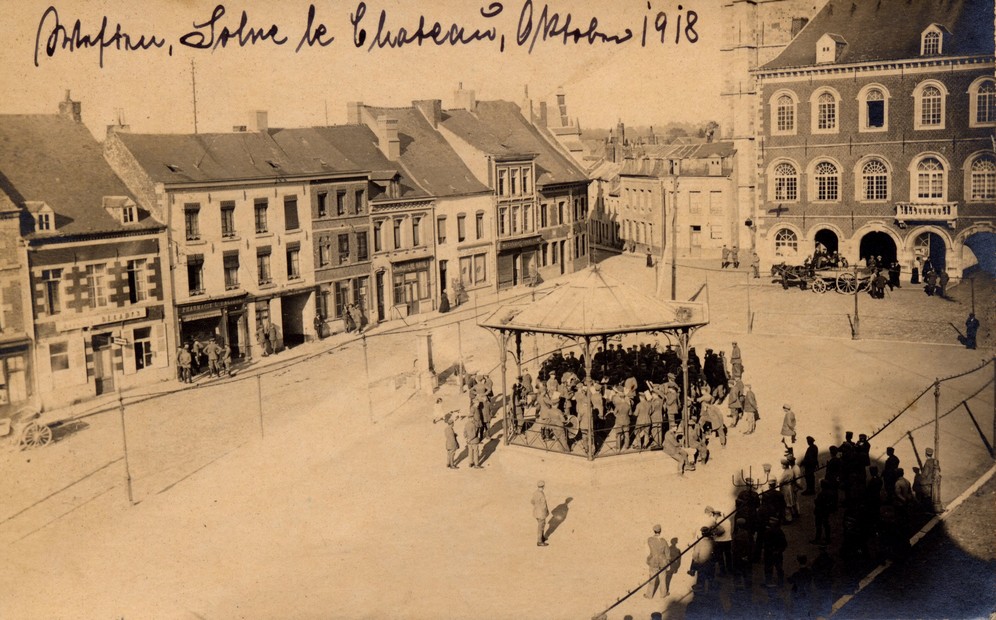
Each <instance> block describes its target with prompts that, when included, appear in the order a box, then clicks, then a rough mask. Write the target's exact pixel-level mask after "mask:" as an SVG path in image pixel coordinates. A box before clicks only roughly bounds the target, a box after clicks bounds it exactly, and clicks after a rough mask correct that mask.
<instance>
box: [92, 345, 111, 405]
mask: <svg viewBox="0 0 996 620" xmlns="http://www.w3.org/2000/svg"><path fill="white" fill-rule="evenodd" d="M90 346H91V348H92V349H93V383H94V385H95V387H96V391H97V396H100V395H101V394H106V393H108V392H110V391H112V390H113V389H114V350H113V349H112V348H111V335H110V334H97V335H96V336H93V337H92V338H91V339H90Z"/></svg>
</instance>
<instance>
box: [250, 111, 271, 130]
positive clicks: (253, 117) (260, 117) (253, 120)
mask: <svg viewBox="0 0 996 620" xmlns="http://www.w3.org/2000/svg"><path fill="white" fill-rule="evenodd" d="M249 129H250V130H251V131H256V132H259V133H266V132H267V131H268V130H269V129H270V125H269V119H268V116H267V114H266V110H255V111H254V112H252V114H250V115H249Z"/></svg>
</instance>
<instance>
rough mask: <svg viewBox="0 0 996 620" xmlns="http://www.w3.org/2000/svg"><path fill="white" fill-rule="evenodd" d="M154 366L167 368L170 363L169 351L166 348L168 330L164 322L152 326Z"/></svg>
mask: <svg viewBox="0 0 996 620" xmlns="http://www.w3.org/2000/svg"><path fill="white" fill-rule="evenodd" d="M152 347H153V348H152V366H153V368H166V366H167V365H168V364H169V358H170V356H169V351H167V350H166V330H165V329H164V328H163V325H162V323H156V324H155V325H153V326H152Z"/></svg>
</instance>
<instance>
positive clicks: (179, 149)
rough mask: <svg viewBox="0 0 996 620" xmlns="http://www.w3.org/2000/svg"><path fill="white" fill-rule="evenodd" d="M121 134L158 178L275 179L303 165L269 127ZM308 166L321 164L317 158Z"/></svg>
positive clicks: (176, 180) (162, 180)
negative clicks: (215, 131) (272, 133)
mask: <svg viewBox="0 0 996 620" xmlns="http://www.w3.org/2000/svg"><path fill="white" fill-rule="evenodd" d="M117 135H118V137H119V138H120V140H121V142H122V143H123V144H124V145H125V147H127V149H128V150H129V151H130V152H131V154H132V155H133V156H134V157H135V159H136V160H137V161H138V163H139V165H140V166H142V168H143V169H145V172H146V174H148V175H149V177H150V178H152V180H153V181H155V182H157V183H183V182H197V181H234V180H240V179H259V178H273V179H276V178H280V177H285V176H287V175H288V174H297V173H300V172H302V171H303V170H301V169H300V168H299V165H298V164H297V163H295V162H292V161H291V160H290V158H289V157H288V155H287V154H286V153H285V152H284V151H283V149H281V148H280V146H279V145H278V144H277V143H276V142H275V141H274V140H273V138H272V137H271V136H270V134H269V133H268V132H257V131H245V132H233V133H198V134H134V133H119V134H117ZM306 167H307V168H310V169H312V170H315V171H317V170H321V165H320V163H318V162H314V163H310V164H308V165H307V166H306ZM309 171H310V170H309Z"/></svg>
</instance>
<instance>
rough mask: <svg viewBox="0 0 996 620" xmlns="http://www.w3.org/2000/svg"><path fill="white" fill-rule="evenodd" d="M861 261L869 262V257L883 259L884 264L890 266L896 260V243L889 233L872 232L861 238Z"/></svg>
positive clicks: (859, 252) (859, 253)
mask: <svg viewBox="0 0 996 620" xmlns="http://www.w3.org/2000/svg"><path fill="white" fill-rule="evenodd" d="M858 255H859V257H860V258H861V259H863V260H865V261H867V260H868V258H869V257H871V256H874V257H876V258H877V257H879V256H881V257H882V263H883V264H885V265H889V264H891V263H892V261H894V260H896V242H895V241H893V240H892V237H891V236H890V235H889V234H888V233H884V232H881V231H877V230H875V231H872V232H870V233H868V234H866V235H865V236H864V237H861V246H860V248H859V249H858Z"/></svg>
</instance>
